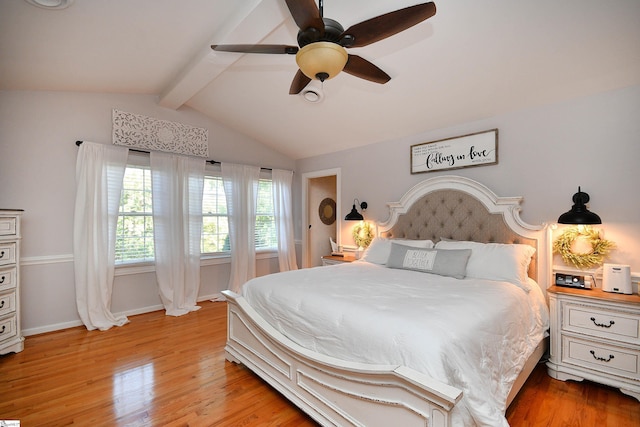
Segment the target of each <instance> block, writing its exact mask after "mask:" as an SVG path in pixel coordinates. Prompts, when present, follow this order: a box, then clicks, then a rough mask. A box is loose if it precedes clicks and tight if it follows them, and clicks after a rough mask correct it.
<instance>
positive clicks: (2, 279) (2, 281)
mask: <svg viewBox="0 0 640 427" xmlns="http://www.w3.org/2000/svg"><path fill="white" fill-rule="evenodd" d="M4 277H5V276H2V278H1V279H0V285H2V284H3V283H4Z"/></svg>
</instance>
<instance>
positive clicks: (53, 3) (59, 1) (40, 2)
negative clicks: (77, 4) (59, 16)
mask: <svg viewBox="0 0 640 427" xmlns="http://www.w3.org/2000/svg"><path fill="white" fill-rule="evenodd" d="M25 1H26V2H27V3H29V4H31V5H33V6H37V7H41V8H43V9H49V10H58V9H66V8H67V7H69V6H71V4H73V2H74V1H75V0H25Z"/></svg>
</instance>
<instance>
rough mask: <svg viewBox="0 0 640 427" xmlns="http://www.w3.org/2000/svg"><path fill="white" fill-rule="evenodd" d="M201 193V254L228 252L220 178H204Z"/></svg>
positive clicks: (223, 196) (227, 235)
mask: <svg viewBox="0 0 640 427" xmlns="http://www.w3.org/2000/svg"><path fill="white" fill-rule="evenodd" d="M203 193H204V194H203V198H202V243H201V245H202V246H201V251H202V253H203V254H206V253H214V252H228V251H229V250H230V247H229V220H228V218H227V199H226V198H225V195H224V186H223V184H222V178H220V177H218V176H205V177H204V192H203Z"/></svg>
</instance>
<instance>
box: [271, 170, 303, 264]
mask: <svg viewBox="0 0 640 427" xmlns="http://www.w3.org/2000/svg"><path fill="white" fill-rule="evenodd" d="M271 180H272V182H273V213H274V216H275V219H276V234H277V236H278V263H279V265H280V271H289V270H297V269H298V264H297V263H296V246H295V240H294V238H293V204H292V192H291V184H292V181H293V171H288V170H282V169H274V170H273V171H272V173H271Z"/></svg>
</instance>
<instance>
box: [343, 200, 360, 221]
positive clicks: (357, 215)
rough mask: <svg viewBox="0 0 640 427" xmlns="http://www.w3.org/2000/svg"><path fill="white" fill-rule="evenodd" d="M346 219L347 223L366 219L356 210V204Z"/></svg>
mask: <svg viewBox="0 0 640 427" xmlns="http://www.w3.org/2000/svg"><path fill="white" fill-rule="evenodd" d="M344 219H345V221H362V220H363V219H364V217H363V216H362V214H361V213H360V212H358V211H357V210H356V205H355V204H354V205H353V207H352V208H351V212H349V213H348V214H347V215H346V216H345V217H344Z"/></svg>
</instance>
